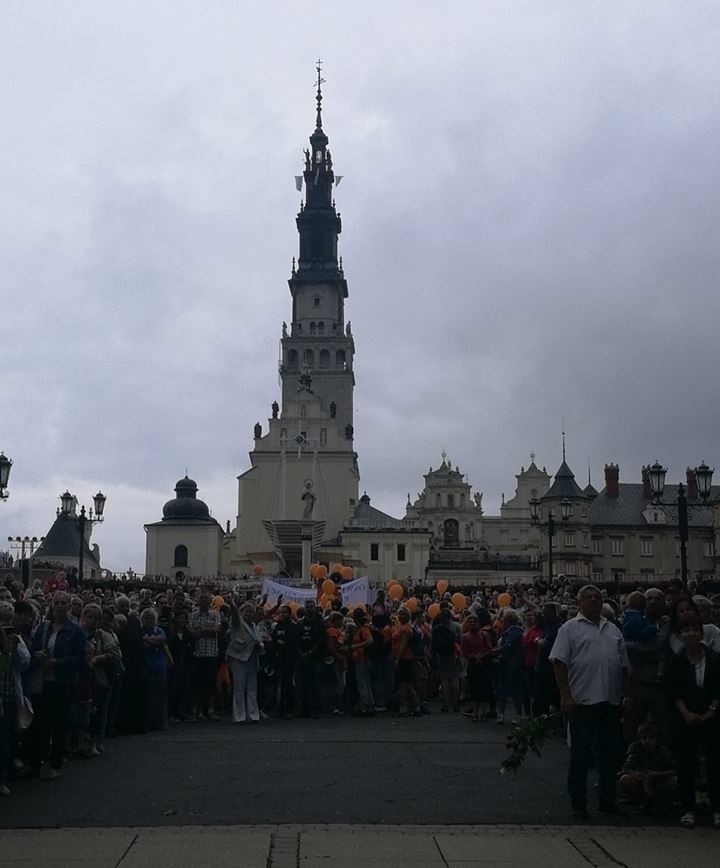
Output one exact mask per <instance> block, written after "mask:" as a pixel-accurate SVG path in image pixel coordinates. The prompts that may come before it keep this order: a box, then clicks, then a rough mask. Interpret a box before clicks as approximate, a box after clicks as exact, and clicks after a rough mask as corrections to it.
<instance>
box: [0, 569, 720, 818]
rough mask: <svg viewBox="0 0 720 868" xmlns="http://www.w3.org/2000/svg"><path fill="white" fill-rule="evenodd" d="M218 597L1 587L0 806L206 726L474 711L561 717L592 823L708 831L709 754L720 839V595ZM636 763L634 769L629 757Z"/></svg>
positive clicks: (571, 785)
mask: <svg viewBox="0 0 720 868" xmlns="http://www.w3.org/2000/svg"><path fill="white" fill-rule="evenodd" d="M216 590H217V589H216V588H212V587H203V586H199V587H191V586H189V587H187V588H184V587H183V586H182V585H175V586H174V587H165V588H157V587H142V586H139V587H136V588H134V589H132V590H130V589H128V588H126V587H122V588H115V589H112V588H108V587H105V588H101V587H94V588H93V587H88V588H83V589H79V588H74V589H72V588H69V587H68V586H67V582H66V581H65V579H64V577H62V576H60V575H55V576H53V577H51V578H50V579H48V580H47V581H46V583H45V585H44V586H42V587H41V586H39V584H38V583H37V582H36V583H35V585H34V586H33V587H31V588H30V589H28V590H23V589H22V588H20V587H18V586H12V587H9V588H7V587H4V588H0V794H2V795H6V796H7V795H9V794H10V786H11V784H12V781H13V779H14V778H16V777H18V776H21V775H24V776H29V777H42V778H43V779H47V780H52V779H55V778H57V777H59V775H60V773H61V769H62V766H63V763H64V762H65V761H66V760H67V759H68V758H69V757H72V756H82V757H87V758H92V757H97V756H99V755H100V754H101V753H102V752H103V750H104V746H105V740H106V739H108V738H113V737H116V736H122V735H131V734H139V733H145V732H147V731H149V730H163V729H167V727H168V726H169V725H171V724H172V725H177V724H180V723H182V722H188V723H190V722H193V721H198V720H203V719H206V720H211V721H212V720H220V719H227V720H229V721H231V722H232V724H235V725H242V724H248V725H249V724H259V723H260V721H262V720H263V719H267V718H269V717H276V718H279V719H281V720H290V719H292V718H294V717H297V716H303V717H307V718H316V717H319V716H321V715H326V714H328V715H330V714H332V715H343V714H354V715H357V716H359V717H368V716H372V715H376V714H387V713H390V714H392V713H394V714H397V715H399V716H401V717H420V716H423V715H425V714H429V713H431V711H432V712H435V711H437V712H438V713H440V714H447V715H453V714H462V715H464V716H465V717H466V718H467V719H468V721H469V722H470V723H478V724H479V723H489V722H494V723H495V724H496V725H503V724H504V723H505V722H506V720H508V719H512V720H513V721H522V720H525V719H527V720H530V719H532V718H538V717H539V716H542V715H546V714H548V713H549V712H552V711H562V713H563V714H564V717H565V719H566V721H567V722H568V724H569V738H570V772H569V776H568V789H569V793H570V798H571V802H572V809H573V813H574V814H575V815H576V816H577V817H579V818H584V817H586V816H587V794H586V786H587V775H588V769H589V768H590V767H591V765H595V766H596V768H597V771H598V782H599V797H600V810H601V811H604V812H606V813H615V812H617V811H618V810H619V808H618V797H620V798H622V799H625V800H627V801H630V802H632V803H636V804H638V805H639V806H640V807H641V808H642V809H644V810H656V809H658V810H661V809H672V806H673V805H677V804H679V805H681V807H682V822H683V825H685V826H692V825H694V824H695V811H696V792H695V789H696V784H697V774H696V770H697V766H698V755H699V753H702V754H703V755H704V765H703V769H704V772H703V774H704V777H705V778H706V789H707V795H708V799H709V805H710V809H711V812H712V815H713V822H714V824H715V826H716V827H718V828H720V713H718V706H719V705H720V656H718V652H720V629H718V628H719V626H720V596H716V597H713V598H712V599H707V598H705V597H702V596H697V595H696V596H694V597H691V596H688V595H687V594H686V589H685V588H683V587H682V585H681V584H680V583H678V582H671V583H670V585H669V586H668V588H667V589H666V590H665V591H662V590H659V589H656V588H651V589H649V590H647V591H644V592H639V591H638V592H634V593H631V594H629V595H628V596H627V597H626V598H623V599H622V600H614V599H611V598H610V597H609V596H608V594H607V593H606V592H601V591H599V590H598V589H596V588H594V587H592V586H586V587H585V588H583V589H582V590H581V591H580V594H579V595H575V594H574V592H573V591H572V588H571V586H570V585H568V584H566V583H565V582H562V581H557V580H556V581H555V582H553V583H552V584H550V585H545V584H543V583H542V582H541V581H538V582H536V583H535V584H533V585H532V586H525V587H518V588H513V587H510V588H508V589H506V590H505V591H501V592H498V591H497V590H495V589H492V588H487V587H481V588H479V589H476V590H475V591H474V592H473V595H472V596H471V597H465V596H464V595H463V594H461V593H458V592H456V593H454V594H453V593H451V592H450V590H449V589H448V588H447V583H446V582H443V583H438V586H437V587H435V588H425V589H419V588H417V587H416V588H411V587H407V586H405V587H403V586H400V585H399V583H397V582H395V583H394V586H393V587H390V588H389V589H379V590H377V592H376V593H375V595H374V600H373V603H372V604H370V605H359V604H357V605H355V606H353V607H352V608H350V609H348V608H346V607H344V606H343V604H342V597H341V595H340V593H339V589H338V593H337V594H335V595H330V596H328V595H327V594H326V593H323V594H322V595H321V594H320V592H319V593H318V602H315V601H313V600H308V601H306V602H305V603H304V604H303V605H302V607H301V606H299V605H298V604H297V603H294V602H288V603H285V602H284V601H283V599H282V597H280V598H278V599H277V601H276V603H275V604H274V605H272V606H271V605H269V604H268V602H267V599H266V598H263V597H261V596H259V595H254V594H251V593H249V592H247V591H244V590H237V589H236V590H235V591H231V592H228V591H225V596H221V595H219V594H217V593H214V592H215V591H216ZM626 748H627V756H625V750H626Z"/></svg>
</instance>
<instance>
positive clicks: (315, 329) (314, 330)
mask: <svg viewBox="0 0 720 868" xmlns="http://www.w3.org/2000/svg"><path fill="white" fill-rule="evenodd" d="M316 332H317V325H316V324H315V323H314V322H311V323H310V334H311V335H314V334H315V333H316Z"/></svg>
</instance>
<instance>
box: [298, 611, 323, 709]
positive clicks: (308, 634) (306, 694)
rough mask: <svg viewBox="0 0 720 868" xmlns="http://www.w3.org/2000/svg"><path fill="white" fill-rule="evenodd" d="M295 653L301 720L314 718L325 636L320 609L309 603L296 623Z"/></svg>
mask: <svg viewBox="0 0 720 868" xmlns="http://www.w3.org/2000/svg"><path fill="white" fill-rule="evenodd" d="M298 651H299V653H300V677H301V679H302V714H303V717H317V716H318V714H319V712H320V707H321V692H320V690H321V683H322V676H323V671H322V668H323V666H324V663H323V660H324V658H325V656H326V655H327V634H326V632H325V623H324V621H323V618H322V615H321V614H320V610H319V609H318V608H317V606H316V605H315V603H314V602H313V601H312V600H307V602H306V603H305V614H304V616H303V617H302V618H301V619H300V621H299V622H298Z"/></svg>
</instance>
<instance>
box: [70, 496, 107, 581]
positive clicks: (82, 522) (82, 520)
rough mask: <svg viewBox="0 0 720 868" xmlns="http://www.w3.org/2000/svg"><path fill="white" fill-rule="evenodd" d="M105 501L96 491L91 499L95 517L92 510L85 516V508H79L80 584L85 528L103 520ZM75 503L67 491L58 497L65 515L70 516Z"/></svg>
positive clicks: (79, 579)
mask: <svg viewBox="0 0 720 868" xmlns="http://www.w3.org/2000/svg"><path fill="white" fill-rule="evenodd" d="M106 500H107V497H105V495H104V494H103V493H102V491H98V493H97V494H96V495H95V496H94V497H93V506H94V508H95V515H93V510H92V508H91V509H90V512H89V514H86V512H85V507H84V506H81V507H80V515H79V516H78V530H79V531H80V551H79V552H78V581H80V582H82V581H83V578H84V573H83V570H84V565H85V526H86V525H87V524H88V523H89V524H90V526H92V525H94V524H99V523H100V522H101V521H104V520H105V516H104V512H105V501H106ZM76 503H77V498H76V497H75V495H74V494H70V492H69V491H66V492H65V493H64V494H61V495H60V504H61V511H62V512H63V513H64V514H65V515H70V513H71V511H72V509H73V507H74V506H75V504H76Z"/></svg>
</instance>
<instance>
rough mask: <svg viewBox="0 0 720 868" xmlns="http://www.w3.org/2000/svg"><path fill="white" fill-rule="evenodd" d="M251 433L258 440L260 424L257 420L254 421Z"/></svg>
mask: <svg viewBox="0 0 720 868" xmlns="http://www.w3.org/2000/svg"><path fill="white" fill-rule="evenodd" d="M253 433H254V434H255V439H256V440H259V439H260V438H261V437H262V425H261V424H260V423H259V422H256V423H255V427H254V428H253Z"/></svg>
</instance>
